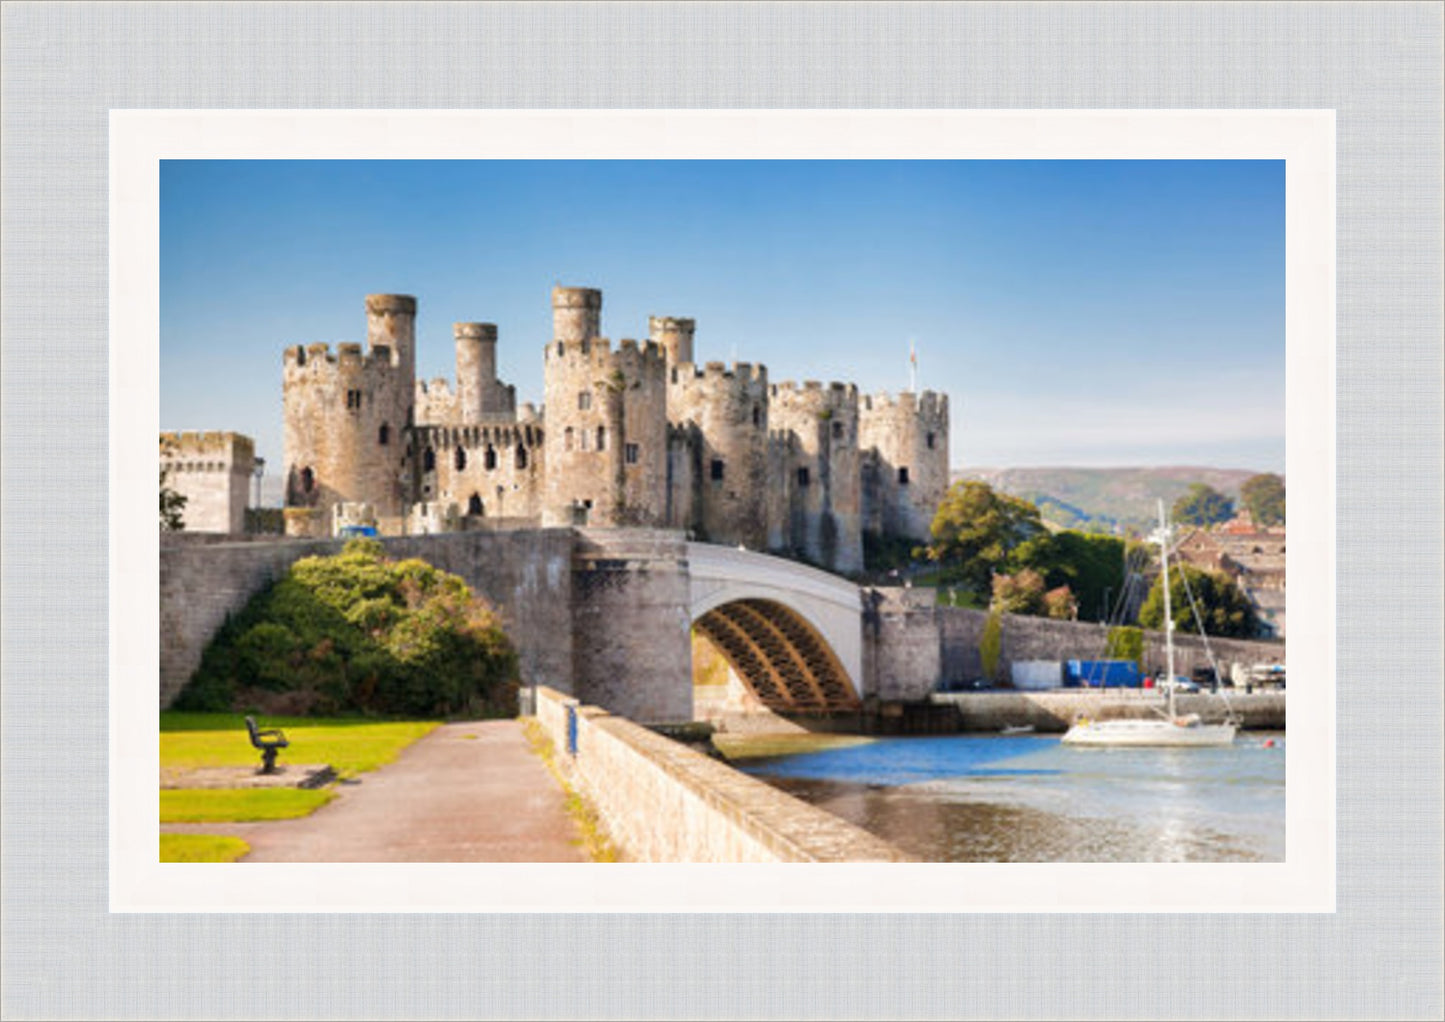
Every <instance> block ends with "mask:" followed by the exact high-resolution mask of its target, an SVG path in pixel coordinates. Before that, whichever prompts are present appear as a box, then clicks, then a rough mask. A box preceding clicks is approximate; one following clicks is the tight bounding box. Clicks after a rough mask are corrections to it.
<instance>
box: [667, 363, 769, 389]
mask: <svg viewBox="0 0 1445 1022" xmlns="http://www.w3.org/2000/svg"><path fill="white" fill-rule="evenodd" d="M668 380H669V382H670V383H673V384H676V385H678V386H685V385H687V384H689V383H692V382H694V381H697V380H736V381H738V382H739V383H743V384H748V385H751V384H758V385H761V386H763V387H766V386H767V383H768V367H767V366H765V365H763V364H762V363H756V364H755V363H752V362H734V363H733V364H732V365H731V366H728V365H727V364H726V363H724V362H708V363H705V364H704V365H698V364H697V363H695V362H678V363H675V364H674V365H673V367H672V368H671V369H669V370H668Z"/></svg>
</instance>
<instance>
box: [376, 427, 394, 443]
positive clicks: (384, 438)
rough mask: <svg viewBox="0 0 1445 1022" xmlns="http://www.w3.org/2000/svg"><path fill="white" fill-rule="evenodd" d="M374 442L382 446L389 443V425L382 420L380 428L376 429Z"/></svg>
mask: <svg viewBox="0 0 1445 1022" xmlns="http://www.w3.org/2000/svg"><path fill="white" fill-rule="evenodd" d="M376 442H377V443H378V444H380V445H381V446H382V447H385V446H386V445H387V444H389V443H391V427H390V426H388V425H387V424H386V423H384V422H383V423H382V424H381V428H380V429H378V430H377V431H376Z"/></svg>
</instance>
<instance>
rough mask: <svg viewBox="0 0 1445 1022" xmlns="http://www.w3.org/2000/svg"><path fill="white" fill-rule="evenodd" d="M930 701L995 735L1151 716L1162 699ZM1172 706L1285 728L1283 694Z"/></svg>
mask: <svg viewBox="0 0 1445 1022" xmlns="http://www.w3.org/2000/svg"><path fill="white" fill-rule="evenodd" d="M932 702H933V703H934V704H936V705H951V706H953V707H954V708H955V709H956V710H957V712H958V727H959V730H960V731H984V732H996V731H1001V730H1003V729H1004V728H1006V727H1021V726H1024V725H1030V726H1032V727H1033V728H1034V729H1035V730H1036V731H1044V732H1063V731H1067V730H1068V729H1069V725H1070V724H1072V723H1073V722H1074V720H1075V718H1077V717H1080V716H1085V717H1092V718H1094V719H1096V720H1105V719H1120V718H1136V719H1137V718H1150V717H1155V716H1157V712H1156V711H1157V709H1158V707H1159V706H1160V705H1161V697H1160V695H1159V693H1158V692H1157V691H1155V690H1151V689H1104V690H1102V691H1100V690H1098V689H1088V690H1082V689H1066V690H1062V691H1050V692H939V693H935V694H934V695H933V696H932ZM1175 705H1176V708H1177V709H1178V711H1179V712H1180V713H1197V714H1199V716H1200V717H1201V718H1202V719H1204V720H1206V721H1214V720H1220V719H1222V718H1223V717H1224V715H1225V713H1226V712H1227V711H1228V710H1233V711H1234V712H1235V713H1236V714H1237V715H1238V716H1239V717H1240V718H1241V720H1242V721H1243V726H1244V727H1245V728H1248V729H1252V730H1266V731H1282V730H1284V726H1285V693H1284V692H1254V693H1243V692H1241V693H1239V694H1230V695H1226V696H1221V695H1216V694H1213V693H1208V692H1200V693H1197V694H1196V693H1183V694H1179V695H1176V696H1175Z"/></svg>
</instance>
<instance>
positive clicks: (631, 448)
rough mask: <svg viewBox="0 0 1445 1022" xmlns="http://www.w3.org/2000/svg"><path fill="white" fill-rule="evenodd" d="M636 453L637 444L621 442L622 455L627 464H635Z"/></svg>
mask: <svg viewBox="0 0 1445 1022" xmlns="http://www.w3.org/2000/svg"><path fill="white" fill-rule="evenodd" d="M637 455H638V450H637V445H636V444H623V446H622V456H623V457H624V458H625V459H626V460H627V464H629V465H636V464H637Z"/></svg>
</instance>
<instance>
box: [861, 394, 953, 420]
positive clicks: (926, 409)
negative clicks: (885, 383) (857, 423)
mask: <svg viewBox="0 0 1445 1022" xmlns="http://www.w3.org/2000/svg"><path fill="white" fill-rule="evenodd" d="M858 411H859V412H860V414H863V415H868V414H870V413H877V414H883V415H887V414H905V415H916V416H918V417H919V418H922V419H934V420H937V419H946V418H947V417H948V395H947V394H939V393H937V392H936V391H932V390H925V391H923V392H922V393H921V394H920V393H915V392H914V391H911V390H905V391H901V392H900V393H897V394H890V393H887V392H882V391H880V392H878V393H875V394H865V395H863V397H862V398H860V399H859V406H858Z"/></svg>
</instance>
